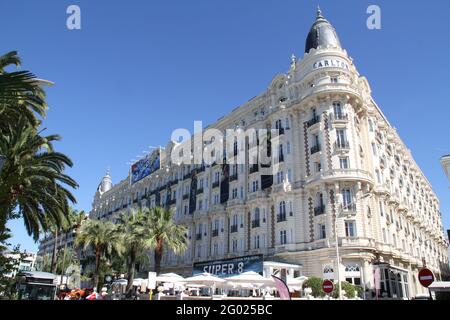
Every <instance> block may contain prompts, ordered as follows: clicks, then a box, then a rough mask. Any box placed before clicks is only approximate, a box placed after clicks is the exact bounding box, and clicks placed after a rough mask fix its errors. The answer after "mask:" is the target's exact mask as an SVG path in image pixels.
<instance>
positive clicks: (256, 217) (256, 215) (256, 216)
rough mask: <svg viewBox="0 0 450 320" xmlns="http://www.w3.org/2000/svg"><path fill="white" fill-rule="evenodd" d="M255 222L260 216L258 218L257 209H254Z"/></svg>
mask: <svg viewBox="0 0 450 320" xmlns="http://www.w3.org/2000/svg"><path fill="white" fill-rule="evenodd" d="M254 218H255V221H256V220H259V218H260V216H259V208H255V217H254Z"/></svg>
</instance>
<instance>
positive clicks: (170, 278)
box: [156, 273, 184, 283]
mask: <svg viewBox="0 0 450 320" xmlns="http://www.w3.org/2000/svg"><path fill="white" fill-rule="evenodd" d="M183 280H184V278H183V277H182V276H180V275H178V274H176V273H164V274H160V275H159V276H157V277H156V282H170V283H177V282H182V281H183Z"/></svg>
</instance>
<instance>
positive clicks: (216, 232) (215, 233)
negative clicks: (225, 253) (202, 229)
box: [212, 229, 219, 237]
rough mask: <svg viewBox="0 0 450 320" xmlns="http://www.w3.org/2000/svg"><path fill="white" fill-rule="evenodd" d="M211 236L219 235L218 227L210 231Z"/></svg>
mask: <svg viewBox="0 0 450 320" xmlns="http://www.w3.org/2000/svg"><path fill="white" fill-rule="evenodd" d="M212 236H213V237H218V236H219V229H215V230H213V231H212Z"/></svg>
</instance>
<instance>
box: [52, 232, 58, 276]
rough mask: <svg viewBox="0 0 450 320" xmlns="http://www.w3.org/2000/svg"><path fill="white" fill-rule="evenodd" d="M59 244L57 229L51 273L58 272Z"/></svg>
mask: <svg viewBox="0 0 450 320" xmlns="http://www.w3.org/2000/svg"><path fill="white" fill-rule="evenodd" d="M57 246H58V230H56V231H55V241H54V244H53V254H52V264H51V267H50V273H53V274H54V273H56V253H57Z"/></svg>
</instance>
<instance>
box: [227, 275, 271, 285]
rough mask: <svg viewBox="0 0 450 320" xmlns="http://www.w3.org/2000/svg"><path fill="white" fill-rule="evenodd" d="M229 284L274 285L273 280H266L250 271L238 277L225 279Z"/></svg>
mask: <svg viewBox="0 0 450 320" xmlns="http://www.w3.org/2000/svg"><path fill="white" fill-rule="evenodd" d="M225 280H227V281H228V282H229V283H251V284H253V285H266V286H268V285H273V284H274V281H273V280H272V279H268V278H264V277H263V276H262V275H260V274H259V273H256V272H254V271H248V272H244V273H241V274H239V275H236V276H232V277H228V278H225Z"/></svg>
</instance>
